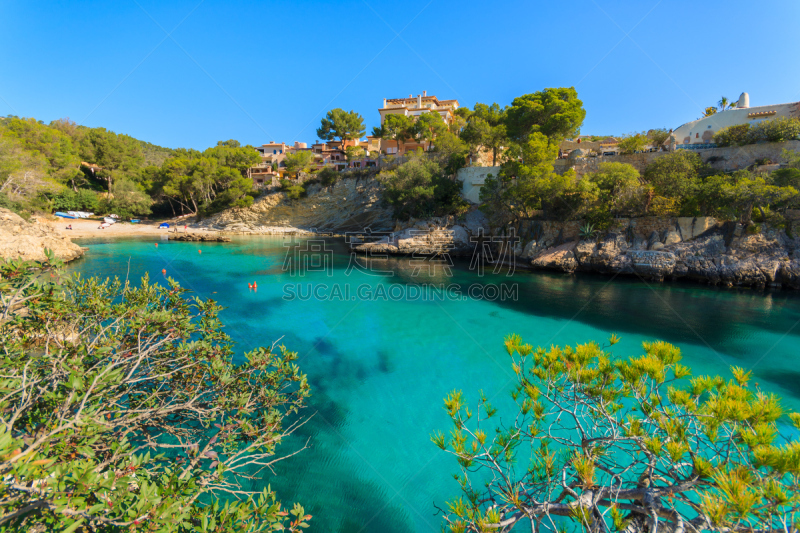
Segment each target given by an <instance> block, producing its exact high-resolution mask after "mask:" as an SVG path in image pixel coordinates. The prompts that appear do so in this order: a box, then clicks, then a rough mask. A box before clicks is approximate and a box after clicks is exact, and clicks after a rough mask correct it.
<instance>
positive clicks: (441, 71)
mask: <svg viewBox="0 0 800 533" xmlns="http://www.w3.org/2000/svg"><path fill="white" fill-rule="evenodd" d="M798 27H800V2H798V0H772V1H770V0H762V1H760V2H752V1H749V2H744V1H705V2H698V1H682V0H661V1H659V0H636V1H611V0H585V1H584V0H574V1H572V2H553V1H547V2H544V1H539V0H528V1H520V2H502V1H495V2H467V1H450V0H432V1H428V0H423V1H422V2H378V1H377V0H367V1H362V0H354V1H346V2H336V3H327V2H307V1H294V2H286V1H284V2H255V1H252V2H247V1H235V0H233V1H222V0H204V1H202V2H201V1H200V0H191V1H188V2H184V1H175V2H157V1H154V0H135V1H134V0H119V1H114V2H111V1H106V2H101V1H81V0H71V1H69V2H66V1H62V2H47V1H43V2H21V1H15V2H11V1H5V0H0V115H6V114H16V115H21V116H32V117H36V118H37V119H41V120H44V121H45V122H49V121H51V120H53V119H56V118H60V117H69V118H71V119H72V120H74V121H76V122H78V123H79V124H85V125H87V126H104V127H106V128H108V129H111V130H113V131H116V132H118V133H128V134H130V135H133V136H135V137H137V138H139V139H143V140H147V141H150V142H153V143H156V144H161V145H164V146H170V147H192V148H198V149H203V148H205V147H207V146H211V145H214V144H215V143H216V141H218V140H223V139H230V138H234V139H238V140H240V141H241V142H243V143H250V144H262V143H264V142H269V141H273V140H274V141H285V142H287V143H291V142H293V141H303V142H313V141H314V140H315V138H316V135H315V129H316V127H317V126H318V125H319V120H320V118H321V117H322V115H323V114H324V113H325V111H327V110H328V109H331V108H334V107H341V108H344V109H347V110H350V109H354V110H356V111H358V112H359V113H361V114H362V115H363V116H364V118H365V120H366V123H367V127H368V131H370V130H371V129H372V126H375V125H377V124H378V122H379V116H378V112H377V109H378V107H380V104H381V102H382V99H383V98H396V97H402V96H407V95H409V94H414V95H416V94H418V93H421V92H422V91H423V90H427V91H428V94H429V95H430V94H434V95H436V96H438V97H439V98H442V99H450V98H456V99H458V100H459V102H460V103H461V105H467V106H469V107H472V105H473V104H474V103H475V102H486V103H491V102H498V103H499V104H501V105H506V104H509V103H510V102H511V100H512V99H513V98H514V97H515V96H518V95H521V94H526V93H530V92H534V91H537V90H540V89H542V88H545V87H558V86H575V87H576V88H577V90H578V94H579V96H580V98H581V99H582V100H583V102H584V106H585V108H586V110H587V116H586V121H585V122H584V127H583V128H582V133H585V134H621V133H630V132H633V131H641V130H647V129H650V128H656V127H667V128H670V127H672V128H674V127H677V126H679V125H681V124H683V123H684V122H687V121H690V120H694V119H696V118H698V117H699V116H700V115H701V111H702V108H703V107H705V106H707V105H713V104H714V103H716V102H717V101H718V100H719V97H720V96H722V95H725V96H728V97H729V98H731V99H736V98H738V96H739V94H740V93H741V92H742V91H747V92H749V93H750V99H751V100H750V101H751V105H754V106H755V105H766V104H772V103H782V102H790V101H797V100H800V68H798V67H797V64H798V60H797V58H798V57H800V33H798V31H797V28H798Z"/></svg>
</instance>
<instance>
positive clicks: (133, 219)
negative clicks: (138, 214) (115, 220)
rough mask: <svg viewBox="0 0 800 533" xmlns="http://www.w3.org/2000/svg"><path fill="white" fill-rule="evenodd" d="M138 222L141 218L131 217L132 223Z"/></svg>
mask: <svg viewBox="0 0 800 533" xmlns="http://www.w3.org/2000/svg"><path fill="white" fill-rule="evenodd" d="M138 223H139V219H138V218H132V219H131V224H138Z"/></svg>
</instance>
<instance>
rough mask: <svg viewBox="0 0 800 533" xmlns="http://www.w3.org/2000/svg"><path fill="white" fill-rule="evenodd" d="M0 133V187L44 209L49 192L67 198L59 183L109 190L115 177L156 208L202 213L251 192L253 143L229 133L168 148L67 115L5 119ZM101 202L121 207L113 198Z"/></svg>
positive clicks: (247, 198) (245, 199)
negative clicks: (212, 142)
mask: <svg viewBox="0 0 800 533" xmlns="http://www.w3.org/2000/svg"><path fill="white" fill-rule="evenodd" d="M0 134H2V135H1V137H2V138H0V182H2V184H0V187H3V186H4V185H5V186H6V190H3V191H2V192H7V190H8V189H10V190H11V191H12V194H11V196H12V197H14V198H15V199H18V200H19V201H20V202H22V204H25V205H27V206H29V207H30V208H33V209H44V210H49V209H51V208H52V207H53V205H54V204H52V202H50V199H51V198H52V196H53V195H59V196H61V197H62V199H63V198H66V196H62V195H63V194H64V193H63V189H64V188H65V187H69V188H71V189H72V190H73V192H75V193H76V194H78V193H79V192H80V191H96V190H99V189H105V190H106V191H108V192H110V193H112V197H113V191H114V189H115V183H116V182H117V181H120V182H123V184H122V186H121V187H122V189H123V190H125V191H128V192H131V193H133V192H134V189H133V188H132V186H131V185H130V183H134V184H136V186H137V187H138V189H140V190H141V191H143V192H144V193H146V194H147V195H149V196H150V198H151V199H152V200H153V202H155V206H156V207H158V206H160V208H161V210H162V211H163V207H166V206H171V207H172V212H173V213H174V214H177V212H176V209H175V207H176V206H177V207H178V209H179V210H180V212H184V211H189V212H191V213H201V212H211V211H214V210H219V209H224V208H225V207H229V206H241V205H248V204H249V203H252V201H253V196H254V195H255V192H254V191H253V188H252V184H250V185H248V182H250V180H249V179H247V178H246V172H247V169H248V168H249V167H251V166H253V165H254V164H255V163H256V162H258V161H259V159H260V158H259V156H258V153H257V152H256V151H255V149H254V148H253V147H252V146H241V144H240V143H239V142H238V141H235V140H228V141H220V142H218V143H217V146H214V147H211V148H209V149H207V150H206V151H205V152H199V151H197V150H185V149H174V150H173V149H170V148H164V147H161V146H156V145H154V144H150V143H146V142H143V141H139V140H137V139H134V138H133V137H130V136H128V135H120V134H116V133H114V132H112V131H108V130H106V129H105V128H87V127H85V126H79V125H77V124H75V123H74V122H72V121H70V120H69V119H60V120H56V121H53V122H51V123H50V124H49V125H45V124H43V123H42V122H39V121H36V120H34V119H19V118H10V119H8V120H4V121H3V123H2V124H1V125H0ZM81 162H86V163H88V164H90V165H92V169H93V170H90V169H89V167H85V166H82V165H81ZM15 191H16V192H15ZM128 196H130V195H128ZM145 203H146V202H144V201H141V202H135V203H134V204H132V205H138V206H139V207H143V206H144V204H145ZM22 204H21V205H22ZM106 205H107V206H108V207H109V208H116V209H118V210H121V209H122V207H120V206H119V205H114V202H113V201H109V202H107V203H106ZM101 207H102V206H101ZM167 208H168V207H167ZM135 211H138V212H137V213H136V214H143V213H147V212H149V211H148V210H147V209H141V208H137V209H136V210H135Z"/></svg>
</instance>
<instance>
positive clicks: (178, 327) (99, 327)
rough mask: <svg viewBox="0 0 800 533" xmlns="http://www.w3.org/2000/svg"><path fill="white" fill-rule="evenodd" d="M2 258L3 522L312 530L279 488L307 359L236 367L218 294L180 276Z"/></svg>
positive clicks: (260, 353)
mask: <svg viewBox="0 0 800 533" xmlns="http://www.w3.org/2000/svg"><path fill="white" fill-rule="evenodd" d="M54 263H55V262H54V261H51V263H49V264H44V265H42V264H35V263H24V262H6V263H3V264H0V274H2V279H0V298H1V299H0V345H2V346H3V353H2V357H0V389H2V395H0V420H2V425H0V471H1V473H2V480H3V481H2V483H0V514H1V516H0V531H23V530H25V531H64V532H72V531H121V530H125V531H248V532H253V531H274V530H281V531H287V530H288V531H296V530H299V528H302V527H305V526H306V522H305V520H306V519H308V518H310V517H308V516H307V515H306V514H305V512H304V511H303V508H302V507H300V506H299V505H297V504H296V505H295V507H294V508H293V509H292V510H291V511H290V512H287V511H285V510H284V509H283V507H282V506H281V504H280V502H278V501H277V499H276V495H275V494H274V493H273V492H272V491H271V490H270V489H268V488H267V489H264V490H263V491H261V492H255V493H253V492H249V491H248V490H246V489H245V488H244V484H243V483H242V482H243V481H247V480H261V479H263V478H264V473H265V472H267V473H268V471H269V469H270V467H271V465H272V464H274V463H275V462H277V461H279V460H281V457H279V456H277V455H276V447H277V445H278V444H279V443H280V442H281V441H282V440H283V439H284V438H285V437H286V436H287V435H288V434H290V433H292V431H293V430H294V429H295V428H296V427H297V424H298V422H295V423H290V424H288V425H287V423H286V418H287V417H288V416H291V415H293V414H295V413H296V412H297V411H298V410H299V409H300V408H301V407H302V406H303V403H304V400H305V398H306V397H307V396H308V394H309V386H308V383H307V381H306V377H305V376H304V375H303V374H301V373H300V371H299V369H298V367H297V366H296V364H295V361H296V359H297V356H296V354H295V353H292V352H289V351H288V350H286V349H285V348H284V347H283V346H280V347H278V348H275V347H273V348H259V349H257V350H254V351H252V352H250V353H248V354H246V355H245V357H244V360H243V361H241V362H237V363H236V364H235V363H234V362H233V359H232V355H233V350H232V342H231V340H230V338H229V337H228V336H227V335H226V334H225V333H224V332H223V331H222V326H221V324H220V322H219V319H218V318H217V313H218V312H219V310H220V307H219V306H218V305H217V304H216V303H214V302H213V301H210V300H208V301H203V300H200V299H198V298H188V297H186V295H185V292H186V291H185V290H184V289H181V288H180V287H179V286H178V285H177V283H175V282H173V281H172V280H169V281H168V284H167V286H160V285H157V284H152V283H150V281H149V280H148V279H147V277H145V278H144V279H143V280H142V282H141V285H140V286H139V287H134V286H132V285H130V284H129V283H127V282H125V283H122V282H120V281H119V280H114V281H109V280H105V281H100V280H97V279H86V280H83V279H79V278H75V279H66V280H64V281H63V282H58V278H57V277H53V276H56V275H57V273H58V271H57V268H56V267H57V265H55V264H54Z"/></svg>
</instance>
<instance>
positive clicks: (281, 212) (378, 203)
mask: <svg viewBox="0 0 800 533" xmlns="http://www.w3.org/2000/svg"><path fill="white" fill-rule="evenodd" d="M382 193H383V186H382V185H381V184H380V183H378V181H377V180H376V179H374V178H362V179H359V178H347V177H344V178H342V179H340V180H339V181H337V182H336V183H335V184H334V185H332V186H329V187H323V186H322V185H319V184H312V185H308V186H307V188H306V197H305V198H300V199H298V200H289V199H287V198H286V195H285V194H284V193H282V192H272V193H269V194H265V195H264V196H261V197H260V198H258V199H256V201H255V202H254V203H253V205H251V206H250V207H244V208H233V209H227V210H225V211H223V212H221V213H217V214H216V215H213V216H211V217H209V218H207V219H205V220H203V221H202V222H201V223H200V226H202V227H205V228H208V229H212V230H222V231H237V232H238V231H244V232H248V233H262V234H286V233H307V232H312V231H324V232H338V233H344V232H354V231H364V230H366V228H370V229H371V230H372V231H387V230H390V229H392V226H393V222H394V221H393V218H392V209H391V208H390V207H386V206H384V205H383V202H382V199H383V196H382Z"/></svg>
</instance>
